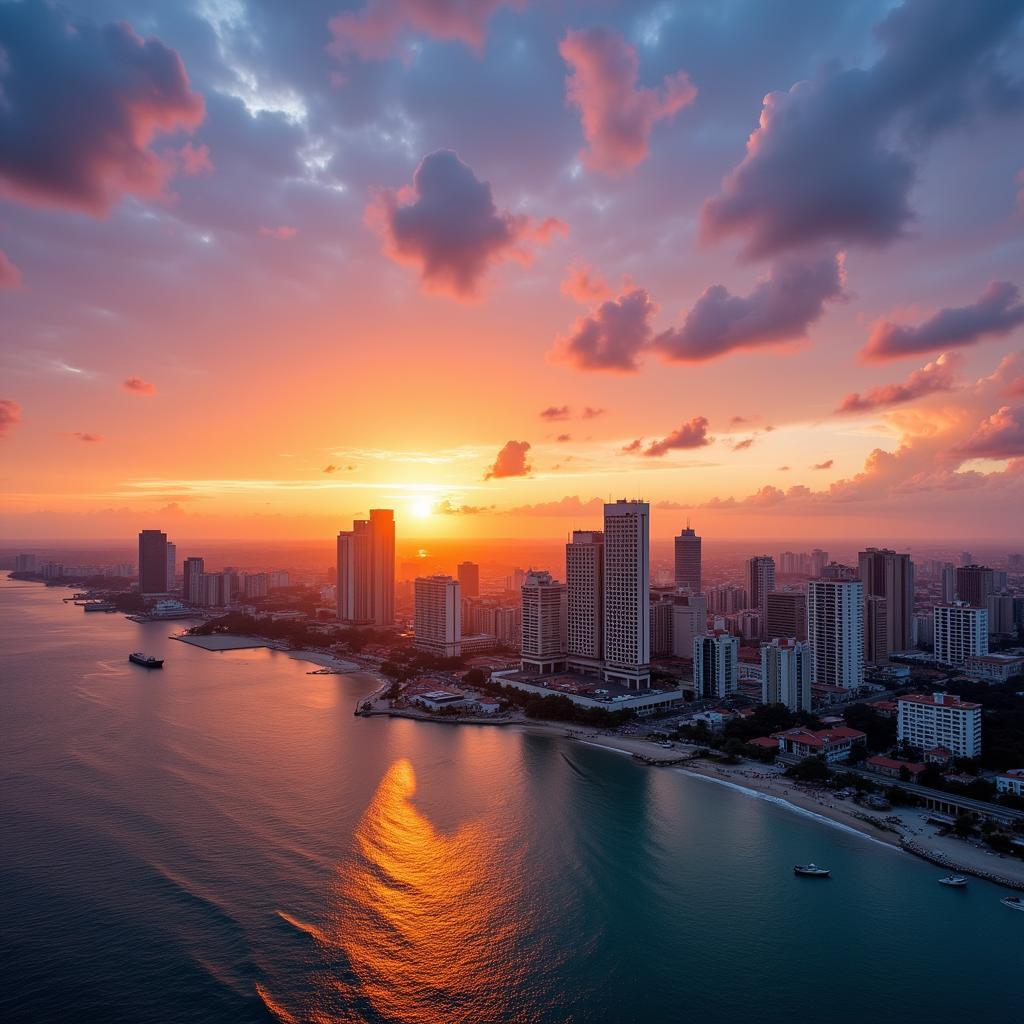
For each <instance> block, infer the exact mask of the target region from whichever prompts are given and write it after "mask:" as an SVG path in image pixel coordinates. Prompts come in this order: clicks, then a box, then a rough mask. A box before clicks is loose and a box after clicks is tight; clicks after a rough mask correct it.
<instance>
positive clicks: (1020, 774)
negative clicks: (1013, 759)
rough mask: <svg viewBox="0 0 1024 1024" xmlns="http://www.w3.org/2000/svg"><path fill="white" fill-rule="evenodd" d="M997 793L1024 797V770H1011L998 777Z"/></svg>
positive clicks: (1001, 773)
mask: <svg viewBox="0 0 1024 1024" xmlns="http://www.w3.org/2000/svg"><path fill="white" fill-rule="evenodd" d="M996 792H997V793H1010V794H1011V795H1012V796H1016V797H1024V768H1010V769H1008V770H1007V771H1005V772H1000V773H999V774H998V775H997V776H996Z"/></svg>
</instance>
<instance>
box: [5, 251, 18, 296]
mask: <svg viewBox="0 0 1024 1024" xmlns="http://www.w3.org/2000/svg"><path fill="white" fill-rule="evenodd" d="M20 287H21V271H20V270H19V269H18V268H17V267H16V266H15V265H14V264H13V263H12V262H11V260H10V257H9V256H8V255H7V253H5V252H4V251H3V249H0V288H11V289H14V288H20Z"/></svg>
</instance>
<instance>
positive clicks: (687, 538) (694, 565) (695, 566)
mask: <svg viewBox="0 0 1024 1024" xmlns="http://www.w3.org/2000/svg"><path fill="white" fill-rule="evenodd" d="M675 556H676V557H675V570H676V572H675V578H676V587H677V588H678V589H679V590H692V591H693V592H694V593H695V594H699V593H701V585H700V537H698V536H697V533H696V531H695V530H691V529H690V524H689V523H687V524H686V528H685V529H684V530H681V531H680V533H679V536H678V537H676V540H675Z"/></svg>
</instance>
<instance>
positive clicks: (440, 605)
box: [413, 575, 462, 658]
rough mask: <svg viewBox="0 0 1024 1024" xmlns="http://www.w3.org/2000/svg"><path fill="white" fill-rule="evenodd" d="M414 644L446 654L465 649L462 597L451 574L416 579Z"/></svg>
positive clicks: (451, 655) (450, 655)
mask: <svg viewBox="0 0 1024 1024" xmlns="http://www.w3.org/2000/svg"><path fill="white" fill-rule="evenodd" d="M414 593H415V602H416V603H415V608H414V610H413V632H414V634H415V637H414V639H413V646H414V647H415V648H417V650H421V651H428V652H430V653H431V654H437V655H439V656H440V657H442V658H455V657H458V655H459V654H461V653H462V600H461V596H462V595H461V593H460V590H459V581H458V580H455V579H452V577H451V576H441V575H438V576H420V577H419V578H417V580H416V582H415V588H414Z"/></svg>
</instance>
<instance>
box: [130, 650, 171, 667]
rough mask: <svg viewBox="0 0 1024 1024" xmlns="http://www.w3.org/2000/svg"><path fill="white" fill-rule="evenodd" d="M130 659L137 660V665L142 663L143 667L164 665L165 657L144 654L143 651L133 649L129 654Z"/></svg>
mask: <svg viewBox="0 0 1024 1024" xmlns="http://www.w3.org/2000/svg"><path fill="white" fill-rule="evenodd" d="M128 660H129V661H133V662H135V664H136V665H141V666H142V667H143V668H163V667H164V659H163V658H154V657H153V655H152V654H143V653H142V652H141V651H132V653H131V654H129V655H128Z"/></svg>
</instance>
